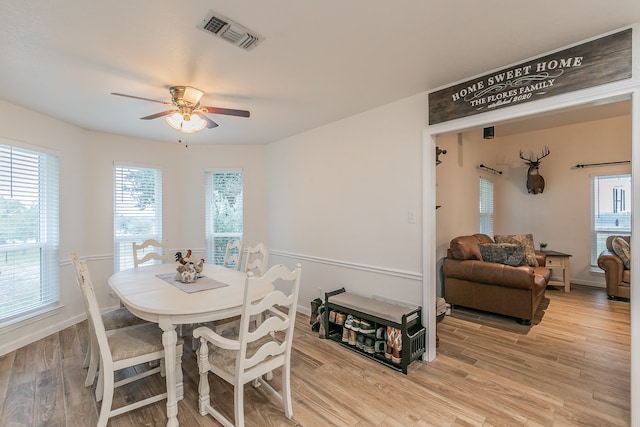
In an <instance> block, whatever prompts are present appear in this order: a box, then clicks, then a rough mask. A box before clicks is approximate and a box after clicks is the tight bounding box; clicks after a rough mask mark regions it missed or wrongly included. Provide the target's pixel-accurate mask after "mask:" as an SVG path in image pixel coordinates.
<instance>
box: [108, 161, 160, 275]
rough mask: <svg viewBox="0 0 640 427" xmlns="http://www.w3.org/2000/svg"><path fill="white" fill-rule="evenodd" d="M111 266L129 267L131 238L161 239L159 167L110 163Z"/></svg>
mask: <svg viewBox="0 0 640 427" xmlns="http://www.w3.org/2000/svg"><path fill="white" fill-rule="evenodd" d="M113 175H114V186H113V188H114V201H113V210H114V212H113V219H114V224H113V235H114V245H113V247H114V258H113V259H114V269H115V271H121V270H124V269H127V268H133V246H132V244H133V242H137V243H141V242H143V241H145V240H147V239H156V240H158V241H160V242H161V241H162V171H161V170H159V169H152V168H140V167H132V166H123V165H115V166H114V174H113Z"/></svg>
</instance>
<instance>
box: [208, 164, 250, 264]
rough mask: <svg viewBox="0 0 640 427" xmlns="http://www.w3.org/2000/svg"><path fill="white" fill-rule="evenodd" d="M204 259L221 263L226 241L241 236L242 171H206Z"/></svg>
mask: <svg viewBox="0 0 640 427" xmlns="http://www.w3.org/2000/svg"><path fill="white" fill-rule="evenodd" d="M205 192H206V195H205V198H206V208H205V210H206V212H205V218H206V245H207V248H206V255H205V256H206V258H207V260H208V262H213V263H215V264H218V265H222V263H223V262H224V255H225V252H226V249H227V242H228V241H229V240H236V239H240V240H241V239H242V233H243V187H242V171H212V172H207V173H206V185H205Z"/></svg>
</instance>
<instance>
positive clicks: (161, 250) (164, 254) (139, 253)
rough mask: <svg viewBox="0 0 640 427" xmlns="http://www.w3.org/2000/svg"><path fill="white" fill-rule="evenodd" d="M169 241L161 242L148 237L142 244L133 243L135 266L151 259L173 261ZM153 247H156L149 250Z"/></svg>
mask: <svg viewBox="0 0 640 427" xmlns="http://www.w3.org/2000/svg"><path fill="white" fill-rule="evenodd" d="M168 246H169V245H168V243H167V242H159V241H157V240H155V239H147V240H145V241H144V242H142V243H141V244H137V243H135V242H134V243H133V266H134V267H138V266H139V265H140V264H144V263H146V262H149V261H151V260H157V261H161V262H171V259H170V258H169V248H168ZM151 249H155V250H153V251H151V252H149V251H150V250H151Z"/></svg>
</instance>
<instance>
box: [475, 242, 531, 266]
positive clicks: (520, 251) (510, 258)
mask: <svg viewBox="0 0 640 427" xmlns="http://www.w3.org/2000/svg"><path fill="white" fill-rule="evenodd" d="M478 248H479V249H480V254H481V255H482V260H483V261H486V262H497V263H499V264H506V265H511V266H513V267H518V266H520V265H527V261H526V259H525V253H524V246H522V245H520V244H516V243H480V244H478Z"/></svg>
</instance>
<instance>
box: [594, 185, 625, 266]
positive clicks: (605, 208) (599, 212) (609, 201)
mask: <svg viewBox="0 0 640 427" xmlns="http://www.w3.org/2000/svg"><path fill="white" fill-rule="evenodd" d="M591 201H592V203H591V205H592V209H591V224H592V231H591V265H593V266H596V265H598V255H600V252H602V251H603V250H604V249H605V248H606V243H607V237H609V236H611V235H623V236H625V235H626V236H630V235H631V175H630V174H625V175H606V176H594V177H592V178H591Z"/></svg>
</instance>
